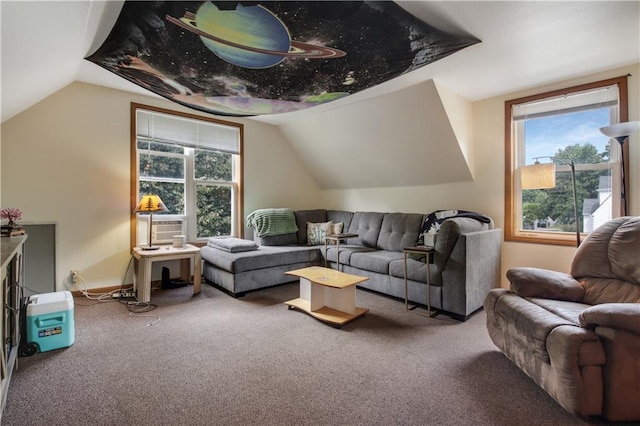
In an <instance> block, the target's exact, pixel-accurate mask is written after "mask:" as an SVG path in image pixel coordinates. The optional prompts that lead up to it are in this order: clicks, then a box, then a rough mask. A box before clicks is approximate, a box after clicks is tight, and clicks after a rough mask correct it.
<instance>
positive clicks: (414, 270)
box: [389, 259, 436, 285]
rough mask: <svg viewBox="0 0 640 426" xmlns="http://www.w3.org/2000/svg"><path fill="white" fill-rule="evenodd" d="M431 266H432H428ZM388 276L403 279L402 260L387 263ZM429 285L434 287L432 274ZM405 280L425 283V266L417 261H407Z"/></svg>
mask: <svg viewBox="0 0 640 426" xmlns="http://www.w3.org/2000/svg"><path fill="white" fill-rule="evenodd" d="M430 266H432V265H430ZM389 275H391V276H392V277H398V278H402V279H404V259H402V260H394V261H392V262H391V263H389ZM430 278H431V279H430V281H431V285H434V284H436V283H434V280H433V272H432V273H431V277H430ZM407 279H408V280H411V281H418V282H421V283H425V284H426V283H427V264H426V263H424V262H421V261H419V260H414V259H407Z"/></svg>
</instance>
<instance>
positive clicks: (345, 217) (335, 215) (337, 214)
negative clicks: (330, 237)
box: [327, 210, 353, 233]
mask: <svg viewBox="0 0 640 426" xmlns="http://www.w3.org/2000/svg"><path fill="white" fill-rule="evenodd" d="M352 219H353V212H346V211H343V210H327V220H330V221H332V222H333V223H340V222H342V224H343V225H344V226H343V228H342V232H345V233H346V232H347V231H348V230H349V226H351V220H352Z"/></svg>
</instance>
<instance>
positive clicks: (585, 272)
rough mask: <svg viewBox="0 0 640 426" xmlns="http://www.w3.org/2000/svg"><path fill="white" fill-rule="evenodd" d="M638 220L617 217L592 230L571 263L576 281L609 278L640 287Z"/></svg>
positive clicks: (639, 222)
mask: <svg viewBox="0 0 640 426" xmlns="http://www.w3.org/2000/svg"><path fill="white" fill-rule="evenodd" d="M638 253H640V217H619V218H616V219H613V220H610V221H608V222H607V223H605V224H603V225H601V226H600V227H598V229H596V230H595V231H593V232H592V233H591V234H589V236H588V237H587V238H586V239H585V240H584V241H583V243H582V244H581V245H580V247H578V250H577V251H576V254H575V256H574V257H573V261H572V262H571V275H573V276H574V277H575V278H583V277H594V278H611V279H618V280H623V281H627V282H629V283H632V284H635V285H640V258H639V256H638Z"/></svg>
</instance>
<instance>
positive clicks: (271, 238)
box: [253, 233, 297, 246]
mask: <svg viewBox="0 0 640 426" xmlns="http://www.w3.org/2000/svg"><path fill="white" fill-rule="evenodd" d="M296 239H297V237H296V234H295V233H291V234H281V235H265V236H263V237H258V236H257V235H255V234H254V236H253V240H254V241H255V242H256V244H258V245H259V246H291V245H296V244H297V241H296Z"/></svg>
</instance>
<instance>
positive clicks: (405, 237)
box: [377, 213, 423, 251]
mask: <svg viewBox="0 0 640 426" xmlns="http://www.w3.org/2000/svg"><path fill="white" fill-rule="evenodd" d="M422 218H423V215H422V214H417V213H387V214H385V215H384V218H383V219H382V226H381V228H380V235H379V236H378V246H377V247H378V248H379V249H381V250H389V251H402V249H403V248H404V247H408V246H414V245H416V244H417V242H418V236H419V235H420V227H421V226H422Z"/></svg>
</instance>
